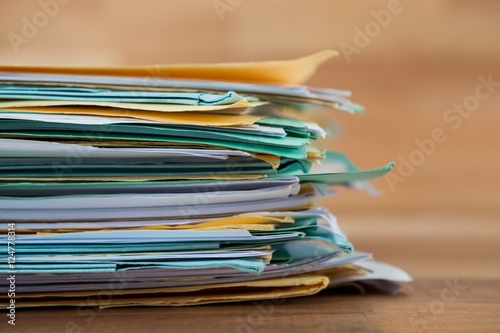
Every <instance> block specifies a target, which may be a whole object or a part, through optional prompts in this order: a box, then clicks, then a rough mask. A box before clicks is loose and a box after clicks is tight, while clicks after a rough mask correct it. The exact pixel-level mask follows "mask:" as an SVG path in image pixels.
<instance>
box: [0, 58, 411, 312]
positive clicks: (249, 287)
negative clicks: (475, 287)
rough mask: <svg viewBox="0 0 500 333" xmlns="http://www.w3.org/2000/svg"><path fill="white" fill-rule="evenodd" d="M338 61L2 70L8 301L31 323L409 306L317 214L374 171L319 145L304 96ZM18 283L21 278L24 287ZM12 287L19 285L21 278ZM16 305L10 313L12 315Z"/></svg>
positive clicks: (393, 278)
mask: <svg viewBox="0 0 500 333" xmlns="http://www.w3.org/2000/svg"><path fill="white" fill-rule="evenodd" d="M334 54H335V52H333V51H323V52H319V53H317V54H314V55H311V56H308V57H304V58H300V59H296V60H289V61H270V62H258V63H228V64H215V65H200V64H195V65H166V66H150V67H120V68H118V67H116V68H104V67H103V68H99V67H29V66H28V67H26V66H0V72H1V73H0V161H1V163H0V170H1V172H0V212H1V213H0V219H1V221H2V224H1V229H2V236H1V240H2V248H3V250H2V252H1V254H0V256H1V257H2V261H1V266H0V267H1V276H0V285H1V286H2V288H3V289H9V287H11V286H12V281H13V280H14V282H15V304H16V306H17V307H40V306H60V305H63V306H66V305H68V306H99V307H101V308H109V307H118V306H137V305H195V304H205V303H215V302H230V301H243V300H260V299H272V298H282V297H293V296H305V295H311V294H314V293H317V292H319V291H321V290H323V289H325V288H327V287H334V286H338V285H343V284H346V283H357V284H360V285H363V284H371V285H372V286H375V287H377V288H379V289H381V290H385V291H388V292H391V293H395V292H397V291H398V290H399V287H400V284H399V282H405V281H409V280H410V277H409V276H408V275H407V274H406V273H405V272H403V271H401V270H400V269H398V268H395V267H393V266H390V265H387V264H383V263H379V262H375V261H372V260H371V255H370V254H367V253H360V252H356V251H354V250H353V247H352V245H351V243H349V241H348V239H347V238H346V236H345V235H344V233H343V232H342V231H341V229H339V227H338V225H337V222H336V219H335V217H334V216H333V215H332V214H331V213H330V212H328V211H327V210H326V209H324V208H320V207H317V201H318V200H317V198H318V197H320V196H324V195H327V194H332V193H333V192H335V188H336V187H340V186H347V187H354V188H365V189H366V188H368V187H367V186H366V183H365V182H366V181H367V180H369V179H371V178H374V177H379V176H382V175H384V174H385V173H387V172H388V171H390V169H391V168H392V166H393V164H392V163H389V164H388V165H386V166H383V167H380V168H376V169H372V170H365V171H359V170H358V169H356V167H355V166H354V165H353V164H352V163H351V162H350V161H349V160H348V159H347V157H346V156H344V155H343V154H341V153H338V152H328V151H323V150H320V149H317V148H315V147H314V145H313V144H311V143H312V142H314V141H315V140H317V139H322V138H324V137H325V135H326V132H325V130H323V129H322V128H321V127H320V126H319V125H318V124H317V123H315V122H314V119H313V118H312V117H311V115H312V111H311V110H316V109H335V110H340V111H346V112H351V113H356V112H358V111H359V110H361V107H360V106H359V105H356V104H355V103H352V102H351V101H350V100H349V99H348V97H349V92H347V91H341V90H333V89H319V88H309V87H306V86H303V85H302V84H303V82H304V81H305V80H307V79H308V78H309V77H310V76H311V75H312V74H313V73H314V72H315V70H316V69H317V67H318V66H319V65H320V64H321V63H322V62H324V61H325V60H327V59H328V58H330V57H332V56H333V55H334ZM13 277H14V278H13ZM9 279H10V280H9ZM8 297H11V296H8V293H6V292H2V293H1V296H0V300H1V302H2V304H9V302H12V299H10V300H9V298H8Z"/></svg>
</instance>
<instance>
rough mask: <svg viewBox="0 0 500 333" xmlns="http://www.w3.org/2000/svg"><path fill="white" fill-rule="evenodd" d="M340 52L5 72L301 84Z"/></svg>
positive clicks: (1, 68) (5, 68)
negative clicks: (270, 58)
mask: <svg viewBox="0 0 500 333" xmlns="http://www.w3.org/2000/svg"><path fill="white" fill-rule="evenodd" d="M336 55H338V53H337V52H336V51H333V50H325V51H321V52H317V53H315V54H312V55H309V56H306V57H302V58H298V59H293V60H283V61H261V62H247V63H244V62H241V63H219V64H179V65H153V66H129V67H80V66H66V67H65V66H57V67H56V66H52V67H50V66H45V67H44V66H15V65H11V66H8V65H2V66H0V71H1V72H16V73H22V72H25V73H52V74H76V75H78V74H85V75H113V76H135V77H142V78H144V79H145V80H146V81H147V80H148V79H149V80H154V79H156V78H164V77H167V78H188V79H207V80H228V81H243V82H267V83H280V84H300V83H303V82H304V81H306V80H307V79H308V78H309V77H310V76H311V75H312V74H313V73H314V72H315V71H316V69H317V67H318V66H319V65H320V64H322V63H323V62H325V61H326V60H328V59H330V58H331V57H333V56H336Z"/></svg>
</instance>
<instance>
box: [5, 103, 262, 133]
mask: <svg viewBox="0 0 500 333" xmlns="http://www.w3.org/2000/svg"><path fill="white" fill-rule="evenodd" d="M0 104H1V103H0ZM0 108H1V106H0ZM9 110H12V111H16V112H37V113H50V114H79V115H92V116H105V117H128V118H135V119H143V120H151V121H159V122H163V123H168V124H178V125H199V126H217V127H242V126H249V125H252V124H254V123H255V122H256V121H258V120H260V119H261V118H262V116H253V115H239V114H238V115H236V114H216V113H209V114H207V113H203V112H156V111H144V110H132V109H117V108H104V107H96V106H87V107H78V106H45V107H16V108H9Z"/></svg>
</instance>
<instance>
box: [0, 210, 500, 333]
mask: <svg viewBox="0 0 500 333" xmlns="http://www.w3.org/2000/svg"><path fill="white" fill-rule="evenodd" d="M339 219H341V220H342V221H343V222H344V223H341V225H342V226H343V229H344V230H345V231H346V232H347V234H349V235H351V237H350V238H351V240H352V241H353V243H354V244H355V245H357V247H358V248H359V249H360V250H364V251H371V252H373V253H374V255H375V258H376V259H379V260H383V261H386V262H389V263H391V264H395V265H398V266H400V267H402V268H404V269H405V270H407V271H408V272H409V273H410V274H411V275H412V276H413V277H414V278H415V281H414V282H412V283H410V284H409V285H407V286H406V287H405V289H404V291H403V292H402V293H400V294H398V295H396V296H391V295H386V294H381V293H377V292H369V293H367V294H364V295H363V294H361V293H360V292H359V291H358V290H356V289H354V288H352V289H351V288H347V289H342V290H336V289H333V290H326V291H324V292H321V293H319V294H317V295H314V296H310V297H301V298H290V299H285V300H280V301H279V302H276V303H275V304H272V305H269V303H267V302H266V303H261V302H242V303H231V304H216V305H204V306H195V307H165V308H161V307H143V308H117V309H108V310H97V309H94V308H85V309H75V308H57V309H18V310H17V313H16V327H15V328H13V327H12V326H10V325H9V326H8V327H7V324H6V320H4V322H2V323H0V327H2V329H1V332H26V333H29V332H37V333H58V332H65V333H70V332H71V333H77V332H135V333H136V332H176V333H181V332H204V333H209V332H228V333H229V332H235V333H240V332H278V331H283V332H331V331H336V332H337V331H338V332H408V333H411V332H457V331H459V332H498V330H499V328H500V304H499V303H500V260H499V253H500V242H498V239H500V237H499V236H500V226H498V223H496V222H497V220H498V214H496V215H495V214H490V213H488V214H484V213H483V214H480V213H474V214H472V213H464V214H443V213H427V214H409V213H404V214H399V215H395V214H390V215H388V214H370V215H367V214H342V216H339ZM369 224H371V225H372V226H373V225H376V226H378V227H377V228H373V227H372V228H368V225H369ZM457 226H466V227H457ZM6 327H7V328H6Z"/></svg>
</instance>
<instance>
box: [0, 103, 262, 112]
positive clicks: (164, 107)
mask: <svg viewBox="0 0 500 333" xmlns="http://www.w3.org/2000/svg"><path fill="white" fill-rule="evenodd" d="M266 103H267V102H248V101H247V100H241V101H238V102H236V103H233V104H224V105H181V104H160V103H154V104H153V103H120V102H102V101H46V100H32V101H28V100H15V101H1V102H0V109H12V108H24V107H40V106H72V105H73V106H74V105H83V106H92V107H95V106H101V107H108V108H119V109H129V110H145V111H157V112H188V111H191V112H213V111H218V112H222V111H224V112H229V113H234V114H240V113H243V112H244V111H245V110H246V108H248V107H254V106H260V105H264V104H266Z"/></svg>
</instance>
